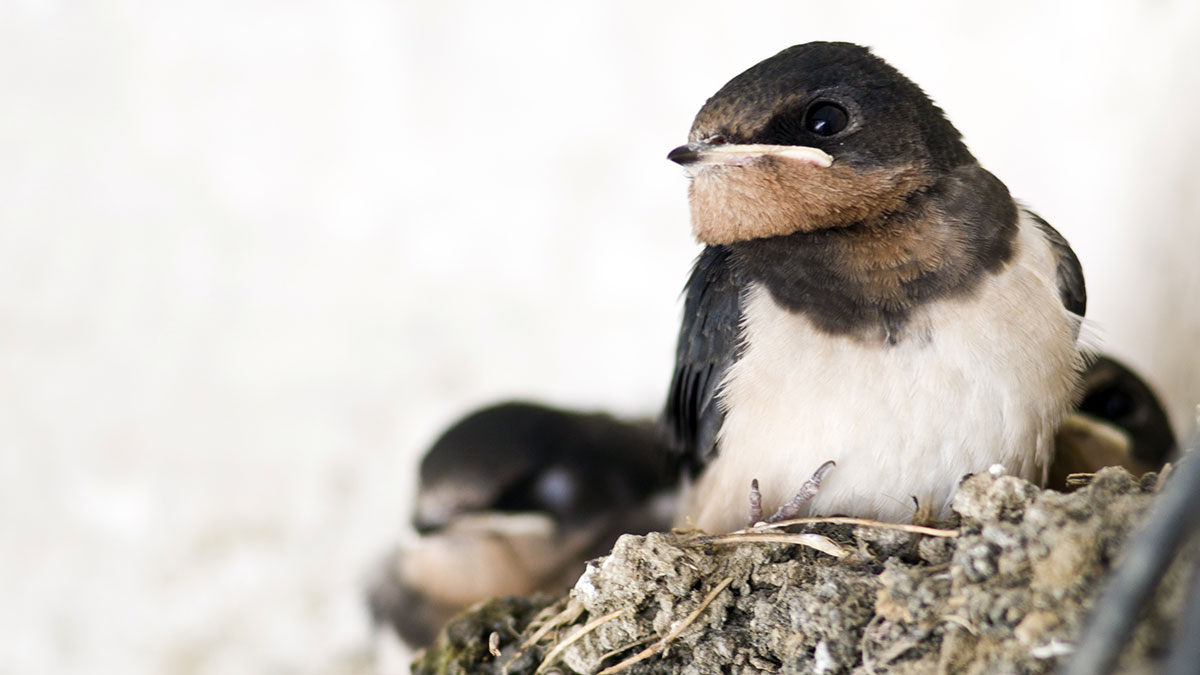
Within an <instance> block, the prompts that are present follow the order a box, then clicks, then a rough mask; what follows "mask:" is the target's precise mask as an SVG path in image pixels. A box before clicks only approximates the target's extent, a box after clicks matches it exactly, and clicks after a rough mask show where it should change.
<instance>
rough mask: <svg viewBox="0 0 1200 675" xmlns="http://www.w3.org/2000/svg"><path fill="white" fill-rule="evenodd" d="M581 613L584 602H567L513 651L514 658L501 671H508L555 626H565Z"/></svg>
mask: <svg viewBox="0 0 1200 675" xmlns="http://www.w3.org/2000/svg"><path fill="white" fill-rule="evenodd" d="M580 614H583V603H582V602H580V601H579V600H576V599H572V600H570V601H569V602H567V606H566V608H565V609H563V611H561V612H559V613H558V614H555V615H554V616H552V617H550V618H548V619H546V623H544V624H542V626H541V628H538V629H537V632H535V633H534V634H533V635H531V636H530V637H529V639H528V640H526V641H525V642H523V643H521V646H520V647H518V648H517V651H515V652H513V655H512V658H510V659H509V660H508V663H505V664H504V668H502V669H501V672H503V673H507V672H508V668H509V666H511V665H512V664H513V662H514V661H516V660H517V659H518V658H520V657H521V655H522V654H524V653H525V652H526V650H528V649H529V648H530V647H532V646H533V645H534V644H536V643H537V642H538V640H541V639H542V638H543V637H545V636H546V634H547V633H549V632H550V631H552V630H554V629H555V628H558V627H559V626H564V625H566V624H569V623H571V622H572V621H574V620H575V619H578V618H579V615H580Z"/></svg>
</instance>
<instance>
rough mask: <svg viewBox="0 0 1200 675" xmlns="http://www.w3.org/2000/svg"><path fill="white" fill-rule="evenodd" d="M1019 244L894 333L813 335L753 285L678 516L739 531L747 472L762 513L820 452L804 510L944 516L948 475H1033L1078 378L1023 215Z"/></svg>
mask: <svg viewBox="0 0 1200 675" xmlns="http://www.w3.org/2000/svg"><path fill="white" fill-rule="evenodd" d="M1015 243H1016V247H1017V248H1016V252H1015V255H1014V257H1013V259H1012V260H1011V261H1010V262H1009V263H1008V264H1007V265H1006V266H1005V267H1004V268H1003V269H1001V270H999V271H997V272H995V273H989V274H988V277H987V278H986V279H984V280H982V281H981V282H980V283H979V284H978V285H976V287H975V288H974V289H973V290H972V291H971V292H970V293H966V294H963V295H960V296H955V297H949V298H944V299H939V300H936V301H932V302H929V303H926V304H925V305H922V306H920V307H917V308H914V310H913V311H912V312H911V313H910V315H909V317H908V320H907V321H906V323H905V326H904V329H903V332H902V334H901V335H900V336H898V339H892V340H887V339H880V338H874V339H872V338H868V337H863V336H853V335H835V334H830V333H828V332H824V331H822V330H820V329H819V328H818V327H817V326H816V325H815V324H814V322H813V321H812V320H811V319H810V318H809V317H808V316H806V315H805V314H803V313H795V312H791V311H789V310H787V309H785V308H784V307H782V306H781V305H780V304H779V303H777V302H776V301H775V299H774V298H773V297H772V295H771V293H770V291H769V290H768V289H767V288H766V287H765V286H763V285H761V284H756V285H752V286H751V287H750V288H749V289H748V292H747V293H746V294H745V296H744V297H743V300H742V316H743V333H742V340H743V342H742V344H743V351H742V354H741V357H740V358H739V359H738V361H737V362H735V363H734V364H733V365H732V366H731V367H730V369H729V371H728V372H727V374H726V377H725V379H724V381H723V383H722V387H721V390H720V401H721V405H722V406H724V408H725V412H726V414H725V421H724V423H723V425H722V427H721V430H720V433H719V435H718V454H717V457H716V459H715V460H714V461H713V462H712V463H711V464H710V465H709V466H708V467H707V468H706V469H705V472H704V473H703V474H702V475H701V476H700V477H699V479H698V481H697V483H696V485H695V486H693V487H694V489H693V490H692V491H691V493H690V496H689V497H687V498H685V499H686V501H685V505H684V506H685V508H684V510H683V512H682V515H683V516H684V517H685V518H687V517H690V518H691V519H692V520H693V522H695V524H696V525H697V526H699V527H700V528H702V529H705V530H707V531H711V532H715V531H728V530H732V529H737V528H739V527H742V526H744V524H745V522H744V519H745V512H746V495H747V491H748V488H749V485H750V482H751V480H753V479H757V480H758V481H759V484H760V489H761V491H762V496H763V507H764V510H765V512H766V513H768V514H769V513H772V512H773V510H774V509H775V508H777V507H778V506H779V505H780V504H781V503H783V502H785V501H787V500H788V499H789V498H790V497H791V496H792V494H794V493H795V491H796V490H797V489H798V488H799V487H800V486H801V485H802V484H803V483H804V481H805V480H806V479H807V478H808V477H809V476H811V475H812V473H813V472H814V471H815V470H816V469H817V467H819V466H820V465H821V464H822V463H824V462H825V461H827V460H833V461H834V462H836V463H837V467H836V468H835V469H834V470H833V471H832V472H831V473H830V474H829V475H828V476H827V477H826V479H825V482H824V484H823V485H822V487H821V489H820V491H819V492H818V493H817V495H816V497H815V498H813V499H812V500H811V501H810V502H809V504H808V511H809V514H810V515H833V514H844V515H855V516H862V517H871V518H880V519H885V520H891V521H904V520H909V519H911V518H912V517H913V515H914V511H916V510H917V509H918V507H919V509H920V511H921V512H922V513H929V514H932V515H936V516H945V515H947V514H948V507H949V499H950V497H951V495H952V493H953V491H954V488H955V487H956V485H957V484H958V482H959V480H960V479H961V478H962V477H963V476H964V475H966V474H968V473H974V472H979V471H984V470H987V469H988V468H989V467H991V466H992V465H994V464H1000V465H1003V466H1004V467H1005V469H1006V470H1007V471H1008V472H1009V473H1011V474H1014V475H1018V476H1021V477H1023V478H1026V479H1029V480H1032V481H1035V482H1040V481H1042V480H1044V472H1045V469H1046V466H1047V464H1048V462H1049V460H1050V457H1051V454H1052V452H1053V447H1052V439H1053V433H1054V430H1055V429H1056V427H1057V425H1058V423H1059V421H1060V420H1061V418H1062V416H1063V415H1064V414H1065V412H1066V410H1067V408H1068V407H1069V405H1070V402H1071V397H1072V395H1073V391H1074V388H1075V386H1076V382H1077V378H1078V375H1077V368H1078V366H1079V359H1080V356H1079V351H1078V349H1077V347H1076V333H1077V331H1078V321H1079V319H1078V318H1077V317H1075V316H1074V315H1072V314H1070V313H1069V312H1067V310H1066V309H1065V308H1064V307H1063V305H1062V303H1061V301H1060V300H1059V297H1058V291H1057V287H1056V281H1055V261H1054V258H1053V254H1052V253H1051V251H1050V250H1049V247H1048V245H1047V244H1046V242H1045V240H1044V238H1043V237H1042V236H1041V234H1040V233H1039V232H1038V230H1037V228H1036V227H1035V226H1033V224H1032V223H1031V222H1029V221H1028V220H1026V219H1023V220H1022V221H1021V223H1020V228H1019V230H1018V233H1017V237H1016V242H1015ZM914 500H915V501H914Z"/></svg>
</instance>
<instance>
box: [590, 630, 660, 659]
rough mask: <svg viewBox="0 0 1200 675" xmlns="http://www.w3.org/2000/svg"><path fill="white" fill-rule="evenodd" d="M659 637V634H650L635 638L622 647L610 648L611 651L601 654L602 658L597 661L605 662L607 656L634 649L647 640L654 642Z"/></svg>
mask: <svg viewBox="0 0 1200 675" xmlns="http://www.w3.org/2000/svg"><path fill="white" fill-rule="evenodd" d="M657 639H658V636H655V635H650V636H649V637H644V638H642V639H641V640H634V641H633V642H629V643H627V644H623V645H621V646H620V647H617V648H616V649H612V650H609V651H607V652H605V653H604V654H603V655H601V656H600V658H598V659H596V663H598V664H599V663H604V661H605V660H606V659H607V658H609V657H610V656H615V655H617V654H620V653H621V652H623V651H625V650H626V649H632V648H634V647H640V646H641V645H644V644H646V643H647V642H654V641H655V640H657Z"/></svg>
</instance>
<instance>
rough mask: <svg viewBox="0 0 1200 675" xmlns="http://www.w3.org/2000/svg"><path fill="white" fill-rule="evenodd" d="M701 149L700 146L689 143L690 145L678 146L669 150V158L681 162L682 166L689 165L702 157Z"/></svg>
mask: <svg viewBox="0 0 1200 675" xmlns="http://www.w3.org/2000/svg"><path fill="white" fill-rule="evenodd" d="M699 151H700V147H699V146H697V145H695V144H691V143H689V144H688V145H681V146H679V147H678V148H675V149H674V150H672V151H670V152H668V153H667V159H669V160H671V161H672V162H675V163H676V164H679V165H680V166H687V165H688V164H691V163H692V162H695V161H696V160H697V159H699V158H700V152H699Z"/></svg>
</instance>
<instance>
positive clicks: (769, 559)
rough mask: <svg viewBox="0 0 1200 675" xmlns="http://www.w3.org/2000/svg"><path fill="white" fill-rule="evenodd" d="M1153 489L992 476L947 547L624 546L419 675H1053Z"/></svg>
mask: <svg viewBox="0 0 1200 675" xmlns="http://www.w3.org/2000/svg"><path fill="white" fill-rule="evenodd" d="M1158 483H1159V481H1158V477H1157V476H1156V475H1155V474H1147V475H1146V476H1144V477H1142V478H1140V479H1138V478H1135V477H1133V476H1131V475H1130V474H1129V473H1127V472H1126V471H1124V470H1123V469H1105V470H1104V471H1101V472H1100V473H1098V474H1095V475H1094V476H1093V477H1092V478H1091V479H1090V481H1089V482H1088V483H1087V484H1086V485H1085V486H1084V487H1082V488H1080V489H1078V490H1076V491H1074V492H1072V493H1069V494H1064V493H1060V492H1055V491H1050V490H1041V489H1039V488H1037V487H1036V486H1034V485H1031V484H1030V483H1028V482H1026V481H1023V480H1021V479H1018V478H1015V477H1012V476H1005V475H992V474H987V473H985V474H979V475H975V476H972V477H970V478H968V479H966V480H965V481H964V482H963V483H962V485H961V486H960V487H959V490H958V492H957V494H956V495H955V497H954V501H953V510H954V513H955V515H954V518H953V520H952V521H950V522H947V523H944V524H941V527H940V529H933V528H926V529H919V528H911V527H910V528H908V529H897V527H898V526H891V525H887V524H883V523H874V524H861V523H860V524H852V523H846V522H836V521H837V519H828V520H826V521H823V522H811V523H805V524H803V525H799V526H793V527H792V528H791V529H792V530H793V531H795V530H796V529H797V528H800V529H801V530H802V531H803V532H804V533H805V534H803V535H797V534H784V533H783V532H781V531H778V530H771V531H758V532H752V533H749V534H747V535H741V536H725V537H707V536H704V535H702V534H701V533H678V532H677V533H654V534H649V535H646V536H625V537H622V538H621V539H620V540H618V542H617V544H616V546H615V547H614V549H613V551H612V554H611V555H609V556H607V557H604V558H600V559H598V560H595V561H592V562H591V563H589V565H588V569H587V571H586V572H585V573H584V574H583V576H582V577H580V579H579V581H578V582H577V583H576V584H575V587H574V588H573V589H572V590H571V591H570V592H569V593H567V594H566V595H564V596H562V597H558V598H553V597H546V596H542V597H530V598H503V599H497V600H492V601H490V602H488V603H485V604H483V605H480V606H477V607H475V608H473V609H472V610H470V611H468V612H467V613H465V614H462V615H460V616H458V617H456V618H455V619H454V620H452V621H451V622H450V623H449V624H448V625H447V626H446V628H445V629H443V630H442V632H441V633H440V635H439V636H438V639H437V641H436V643H435V644H434V645H433V646H431V647H429V648H428V649H426V650H425V651H424V652H423V653H422V654H420V655H419V656H418V658H417V660H416V662H415V663H414V665H413V672H415V673H510V674H511V675H517V674H522V673H535V672H540V673H554V672H557V673H562V674H566V673H581V674H585V673H586V674H594V673H605V675H609V674H612V673H618V672H620V673H628V674H630V675H637V674H643V673H683V674H688V675H691V674H696V675H700V674H704V673H734V674H739V675H740V674H743V673H745V674H750V673H818V674H826V673H828V674H832V673H863V674H868V673H879V674H882V673H1049V672H1053V671H1054V670H1056V669H1057V668H1058V667H1059V666H1060V665H1061V664H1062V662H1063V661H1064V660H1065V659H1066V658H1067V657H1068V656H1069V655H1070V654H1071V653H1072V651H1073V649H1074V644H1075V642H1076V640H1077V639H1078V637H1079V634H1080V630H1081V627H1082V624H1083V621H1084V619H1085V617H1086V613H1087V611H1088V609H1089V608H1090V607H1091V605H1092V603H1093V602H1094V601H1095V598H1096V597H1097V594H1098V593H1099V591H1100V590H1101V588H1102V586H1103V582H1104V580H1105V578H1106V577H1107V575H1108V574H1109V572H1110V571H1111V570H1112V568H1113V566H1114V565H1115V564H1116V563H1117V562H1118V561H1119V559H1120V557H1121V551H1122V546H1123V545H1124V543H1125V540H1126V536H1127V535H1128V533H1129V531H1130V529H1131V528H1132V527H1133V526H1135V525H1136V524H1137V523H1138V522H1140V520H1141V517H1142V516H1143V515H1144V512H1145V510H1146V507H1147V506H1148V505H1149V503H1150V502H1151V501H1152V499H1153V496H1154V493H1155V492H1156V490H1157V486H1158ZM831 521H834V522H831ZM781 540H786V541H781ZM1194 556H1195V552H1194V547H1188V548H1187V549H1185V553H1184V555H1183V556H1181V559H1180V560H1177V561H1176V562H1175V564H1174V566H1173V567H1172V568H1171V569H1170V571H1169V572H1168V574H1167V577H1166V579H1165V580H1164V583H1163V584H1162V586H1161V587H1160V589H1159V591H1158V597H1156V598H1155V600H1154V601H1153V602H1152V603H1151V606H1150V609H1149V610H1148V611H1147V613H1146V615H1145V616H1144V617H1142V619H1141V621H1140V623H1139V626H1138V629H1137V631H1136V632H1135V634H1134V636H1133V639H1132V640H1131V642H1130V644H1129V645H1128V647H1127V649H1126V651H1125V654H1124V656H1123V657H1122V661H1121V663H1120V670H1121V671H1122V672H1153V671H1154V670H1155V668H1156V666H1157V665H1158V659H1159V657H1160V655H1161V654H1162V651H1163V649H1164V648H1165V647H1166V645H1167V644H1168V643H1169V641H1170V640H1171V637H1172V630H1171V629H1172V624H1173V617H1175V616H1176V615H1177V614H1178V611H1179V607H1180V605H1181V603H1182V599H1183V598H1182V596H1183V595H1184V587H1185V585H1186V583H1185V582H1186V570H1187V569H1188V568H1187V567H1186V565H1188V564H1190V561H1191V560H1194Z"/></svg>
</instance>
